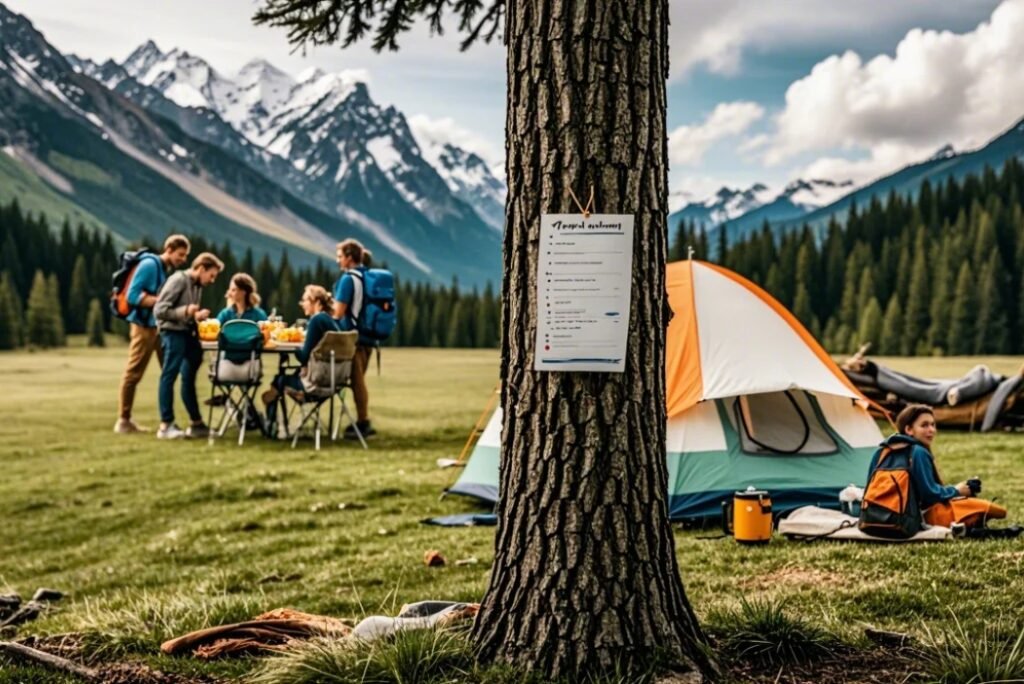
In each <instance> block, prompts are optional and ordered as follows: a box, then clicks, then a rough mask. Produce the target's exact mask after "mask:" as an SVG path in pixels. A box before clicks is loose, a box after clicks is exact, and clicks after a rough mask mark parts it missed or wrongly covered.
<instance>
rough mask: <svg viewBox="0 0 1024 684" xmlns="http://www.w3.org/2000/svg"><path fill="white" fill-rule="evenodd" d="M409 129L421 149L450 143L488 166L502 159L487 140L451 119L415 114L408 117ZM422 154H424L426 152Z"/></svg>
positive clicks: (502, 156)
mask: <svg viewBox="0 0 1024 684" xmlns="http://www.w3.org/2000/svg"><path fill="white" fill-rule="evenodd" d="M409 127H410V128H411V129H412V132H413V135H415V136H416V140H417V142H419V144H420V147H423V148H431V147H435V146H438V145H443V144H445V143H451V144H452V145H455V146H456V147H461V148H462V149H464V150H468V151H469V152H475V153H476V154H477V155H478V156H479V157H480V158H481V159H483V160H484V161H485V162H487V164H488V165H490V166H496V165H498V164H500V163H501V161H502V160H503V158H504V153H503V152H501V151H500V150H498V149H497V148H496V146H495V145H493V144H492V143H491V142H490V141H489V140H488V139H487V138H485V137H484V136H482V135H480V134H479V133H475V132H473V131H471V130H469V129H468V128H464V127H462V126H461V125H459V124H458V123H456V121H455V119H452V118H451V117H444V118H440V119H432V118H430V117H429V116H427V115H426V114H416V115H415V116H411V117H409ZM424 153H425V154H426V150H424ZM502 174H504V171H502Z"/></svg>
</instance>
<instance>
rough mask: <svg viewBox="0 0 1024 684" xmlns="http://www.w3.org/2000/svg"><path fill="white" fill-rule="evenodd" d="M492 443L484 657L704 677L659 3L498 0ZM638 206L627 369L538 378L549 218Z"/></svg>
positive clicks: (569, 671) (479, 631)
mask: <svg viewBox="0 0 1024 684" xmlns="http://www.w3.org/2000/svg"><path fill="white" fill-rule="evenodd" d="M505 36H506V41H507V44H508V45H507V46H508V62H507V70H508V88H509V96H508V111H507V121H506V153H507V155H506V172H507V178H508V185H509V199H508V205H507V209H506V232H505V239H504V254H503V258H504V289H503V294H502V303H503V309H504V321H505V325H504V330H503V333H502V379H503V381H504V382H503V390H502V406H503V407H504V423H503V425H502V430H503V432H502V451H501V466H500V478H501V486H502V494H501V497H500V501H499V503H498V518H499V523H498V531H497V538H496V542H495V547H496V549H495V560H494V566H493V570H492V574H491V579H490V585H489V587H488V590H487V593H486V595H485V597H484V599H483V606H482V610H481V613H480V615H479V617H478V619H477V621H476V624H475V626H474V632H473V636H474V640H475V642H476V644H477V645H478V646H479V648H480V654H481V658H482V659H484V660H485V661H492V660H500V661H506V662H511V663H513V664H516V665H519V666H523V667H525V668H528V669H530V670H532V671H534V672H537V673H539V674H542V675H544V676H547V677H552V678H560V677H569V678H573V679H579V678H583V677H586V676H587V675H590V674H598V673H602V672H605V673H606V672H609V671H614V670H618V671H620V672H622V671H626V672H637V671H642V670H644V669H645V668H647V667H649V665H650V663H651V662H652V660H653V658H654V657H656V656H659V657H664V656H665V655H668V656H669V657H671V658H673V659H675V660H677V661H681V662H684V663H689V664H690V665H695V666H697V667H698V668H699V669H700V670H702V671H703V672H704V673H705V674H707V675H710V676H714V673H715V670H714V665H713V663H712V661H711V660H710V656H709V655H708V651H707V650H706V648H705V640H704V636H703V634H702V632H701V630H700V627H699V625H698V623H697V619H696V617H695V615H694V613H693V610H692V608H691V607H690V604H689V602H688V600H687V598H686V594H685V591H684V589H683V585H682V581H681V579H680V576H679V568H678V566H677V563H676V558H675V542H674V539H673V536H672V531H671V528H670V525H669V520H668V507H667V502H666V499H667V490H668V486H667V481H668V472H667V466H666V462H665V420H666V417H665V358H664V349H665V332H666V327H667V325H668V318H669V315H670V312H669V309H668V304H667V295H666V291H665V260H666V248H667V245H666V242H667V240H666V221H667V215H668V207H667V206H666V205H667V198H668V192H667V135H666V125H665V117H666V78H667V75H668V0H509V3H508V12H507V20H506V32H505ZM591 186H592V187H593V188H594V193H595V207H594V211H595V212H596V213H611V214H615V213H623V214H633V215H635V217H636V218H635V226H634V253H633V264H632V266H633V269H632V273H633V278H632V287H633V293H632V304H631V308H630V321H629V323H630V334H629V342H628V350H627V360H626V369H625V372H624V373H621V374H609V373H540V372H536V371H534V370H533V362H534V338H535V332H536V325H537V305H536V271H537V260H538V244H539V240H540V216H541V214H542V213H574V212H577V211H578V209H577V208H576V206H575V203H574V202H572V200H571V199H570V190H573V191H574V192H575V193H576V195H577V196H578V197H583V198H584V199H583V201H584V202H585V201H586V199H585V197H586V196H589V192H590V188H591Z"/></svg>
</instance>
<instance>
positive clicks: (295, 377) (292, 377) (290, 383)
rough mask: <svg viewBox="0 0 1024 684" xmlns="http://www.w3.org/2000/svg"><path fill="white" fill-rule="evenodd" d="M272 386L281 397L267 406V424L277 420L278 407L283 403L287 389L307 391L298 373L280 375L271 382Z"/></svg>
mask: <svg viewBox="0 0 1024 684" xmlns="http://www.w3.org/2000/svg"><path fill="white" fill-rule="evenodd" d="M270 386H271V387H273V388H274V389H276V390H277V393H278V394H279V395H281V396H279V397H278V398H277V399H275V400H274V401H273V402H271V403H270V404H269V405H268V406H267V423H273V422H274V421H275V420H277V405H278V403H280V402H282V401H283V395H284V388H285V387H291V388H292V389H296V390H303V389H305V388H304V387H303V386H302V378H301V377H299V372H298V371H295V372H293V373H289V374H288V375H285V374H283V373H278V374H277V375H275V376H274V379H273V380H271V381H270Z"/></svg>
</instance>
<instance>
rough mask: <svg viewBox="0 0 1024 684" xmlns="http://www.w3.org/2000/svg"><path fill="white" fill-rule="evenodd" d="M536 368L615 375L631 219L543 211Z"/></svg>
mask: <svg viewBox="0 0 1024 684" xmlns="http://www.w3.org/2000/svg"><path fill="white" fill-rule="evenodd" d="M540 240H541V243H540V258H539V259H538V264H537V347H536V354H535V363H534V369H535V370H540V371H596V372H605V373H621V372H622V371H623V370H624V368H625V365H626V363H625V362H626V339H627V337H628V333H629V302H630V294H631V288H632V265H633V217H632V216H618V215H605V214H593V215H591V216H589V217H586V218H584V217H583V216H582V215H581V214H545V215H543V216H541V227H540Z"/></svg>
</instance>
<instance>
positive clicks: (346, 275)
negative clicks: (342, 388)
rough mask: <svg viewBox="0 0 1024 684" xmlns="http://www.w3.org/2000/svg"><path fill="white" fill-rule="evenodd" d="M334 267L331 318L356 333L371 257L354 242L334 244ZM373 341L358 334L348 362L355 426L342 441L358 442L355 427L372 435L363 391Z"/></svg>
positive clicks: (366, 399) (365, 391)
mask: <svg viewBox="0 0 1024 684" xmlns="http://www.w3.org/2000/svg"><path fill="white" fill-rule="evenodd" d="M337 258H338V268H340V269H341V277H340V278H338V280H337V282H335V283H334V318H335V319H336V320H337V321H338V322H339V323H340V324H341V328H342V330H358V325H357V321H358V320H359V316H360V314H361V313H362V309H363V283H364V282H365V276H366V271H367V270H368V269H369V267H370V260H371V258H372V255H371V254H370V250H368V249H366V248H365V247H363V245H362V244H360V242H359V241H358V240H353V239H351V238H349V239H347V240H343V241H341V242H339V243H338V248H337ZM376 346H377V342H376V340H373V339H370V338H368V337H366V336H364V335H363V333H362V332H360V333H359V340H358V344H357V345H356V355H355V357H354V358H353V359H352V397H353V399H354V400H355V404H356V425H349V426H348V427H347V428H345V435H344V436H345V439H353V440H354V439H358V438H359V436H358V435H357V434H356V426H358V427H359V433H361V434H362V435H363V437H369V436H370V435H373V434H376V432H377V431H376V430H374V429H373V425H372V424H371V423H370V393H369V391H368V390H367V388H366V369H367V367H368V366H369V365H370V355H371V354H372V353H373V348H374V347H376Z"/></svg>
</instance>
